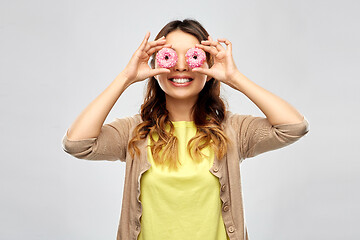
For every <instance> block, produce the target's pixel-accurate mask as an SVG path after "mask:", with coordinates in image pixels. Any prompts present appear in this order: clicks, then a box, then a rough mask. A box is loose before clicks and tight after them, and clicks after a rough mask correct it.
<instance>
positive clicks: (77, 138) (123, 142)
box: [62, 32, 169, 161]
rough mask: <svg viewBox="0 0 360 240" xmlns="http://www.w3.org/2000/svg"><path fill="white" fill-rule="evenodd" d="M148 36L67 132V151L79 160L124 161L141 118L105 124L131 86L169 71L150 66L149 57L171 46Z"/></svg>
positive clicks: (138, 116)
mask: <svg viewBox="0 0 360 240" xmlns="http://www.w3.org/2000/svg"><path fill="white" fill-rule="evenodd" d="M149 36H150V33H149V32H148V33H146V36H145V38H144V40H143V42H142V43H141V45H140V47H139V48H138V49H137V50H136V51H135V53H134V54H133V56H132V58H131V59H130V62H129V63H128V65H127V66H126V67H125V69H124V70H123V71H122V72H121V73H120V74H119V75H118V76H117V77H116V78H115V79H114V81H113V82H112V83H111V84H110V85H109V86H108V87H107V88H106V89H105V90H104V91H103V92H102V93H101V94H100V95H99V96H98V97H97V98H96V99H94V100H93V101H92V102H91V103H90V104H89V105H88V106H87V107H86V108H85V109H84V110H83V111H82V112H81V114H80V115H79V116H78V117H77V118H76V120H75V121H74V123H73V124H72V125H71V127H70V128H69V129H68V130H67V132H66V134H65V136H64V137H63V139H62V146H63V149H64V151H65V152H67V153H69V154H71V155H73V156H74V157H77V158H80V159H88V160H117V159H121V160H123V161H124V160H125V156H126V150H127V144H128V138H129V131H130V130H129V129H131V127H132V126H134V125H136V124H138V123H139V122H140V120H141V117H140V115H137V116H136V117H132V118H123V119H116V120H115V121H113V122H111V123H108V124H105V125H103V124H104V121H105V119H106V117H107V115H108V114H109V112H110V110H111V109H112V107H113V106H114V104H115V103H116V101H117V100H118V98H119V97H120V95H121V94H122V93H123V92H124V91H125V89H126V88H127V87H128V86H130V85H131V84H133V83H135V82H138V81H143V80H145V79H146V78H148V77H152V76H154V75H157V74H161V73H164V72H168V71H169V70H168V69H166V68H158V69H151V68H150V66H149V65H148V61H149V58H150V56H151V55H152V54H153V53H154V52H155V51H157V50H159V49H161V48H163V47H168V46H169V44H167V45H166V44H165V42H166V41H165V40H164V39H159V40H156V41H152V42H148V38H149Z"/></svg>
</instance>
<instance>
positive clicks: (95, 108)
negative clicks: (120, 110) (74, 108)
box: [67, 73, 128, 141]
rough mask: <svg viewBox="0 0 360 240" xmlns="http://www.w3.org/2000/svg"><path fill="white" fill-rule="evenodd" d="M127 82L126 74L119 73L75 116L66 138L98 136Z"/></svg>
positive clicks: (76, 138)
mask: <svg viewBox="0 0 360 240" xmlns="http://www.w3.org/2000/svg"><path fill="white" fill-rule="evenodd" d="M127 82H128V81H127V78H126V76H125V75H124V74H123V73H120V74H119V75H118V76H117V77H116V78H115V80H114V81H113V82H112V83H111V84H110V85H109V86H108V87H107V88H106V89H105V90H104V91H103V92H102V93H101V94H100V95H99V96H98V97H97V98H95V100H93V101H92V102H91V103H90V104H89V105H88V106H87V107H86V108H85V109H84V110H83V111H82V112H81V114H80V115H79V116H78V117H77V118H76V120H75V121H74V123H73V124H72V125H71V127H70V128H69V129H68V131H67V138H68V139H69V140H72V141H76V140H82V139H88V138H96V137H98V136H99V134H100V130H101V127H102V126H103V123H104V121H105V119H106V117H107V115H108V114H109V112H110V110H111V109H112V107H113V106H114V104H115V103H116V101H117V100H118V98H119V97H120V95H121V94H122V93H123V92H124V91H125V89H126V88H127V87H128V85H127Z"/></svg>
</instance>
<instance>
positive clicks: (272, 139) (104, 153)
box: [62, 112, 309, 240]
mask: <svg viewBox="0 0 360 240" xmlns="http://www.w3.org/2000/svg"><path fill="white" fill-rule="evenodd" d="M141 121H142V120H141V116H140V115H139V114H137V115H134V116H133V117H127V118H122V119H119V118H116V119H115V120H114V121H113V122H111V123H108V124H105V125H104V126H103V127H102V128H101V132H100V135H99V136H98V137H97V138H89V139H84V140H78V141H71V140H69V139H67V133H66V134H65V135H64V137H63V139H62V147H63V149H64V151H65V152H67V153H69V154H71V155H72V156H74V157H76V158H79V159H87V160H112V161H113V160H121V161H123V162H126V173H125V183H124V191H123V200H122V209H121V217H120V223H119V227H118V233H117V240H120V239H121V240H128V239H131V240H137V237H138V234H139V232H140V227H141V226H140V217H141V212H142V206H141V202H140V201H139V196H140V178H141V175H142V174H143V173H144V172H145V171H147V170H148V169H149V168H150V166H151V165H150V163H149V162H148V161H147V152H146V143H147V141H145V140H142V142H141V144H140V145H138V147H139V148H140V150H141V157H140V158H139V157H138V156H136V157H135V158H134V159H133V158H131V156H130V154H128V151H127V145H128V142H129V140H130V139H131V137H132V131H133V129H134V127H135V126H136V125H138V124H139V123H140V122H141ZM222 125H223V129H224V131H225V134H226V135H227V136H228V137H229V138H230V140H231V141H232V142H233V143H234V144H233V145H232V146H229V147H228V151H227V154H226V155H225V157H224V158H223V159H221V160H218V159H217V158H216V157H215V159H214V164H213V166H212V167H211V169H210V170H209V171H210V172H211V173H212V174H213V175H215V176H216V177H218V179H219V182H220V185H221V191H220V193H219V194H220V198H221V201H222V204H223V206H222V217H223V220H224V224H225V228H226V231H227V234H228V236H229V238H230V240H235V239H236V240H247V239H248V234H247V228H246V225H245V219H244V213H243V200H242V190H241V178H240V163H241V162H242V160H244V159H245V158H250V157H254V156H256V155H258V154H260V153H263V152H267V151H271V150H274V149H278V148H282V147H285V146H287V145H289V144H291V143H294V142H295V141H297V140H298V139H299V138H301V137H302V136H304V135H305V134H306V133H307V132H308V131H309V124H308V122H307V121H306V119H305V118H304V120H303V121H302V122H301V123H297V124H282V125H276V126H272V125H271V124H270V123H269V121H268V120H267V119H266V118H263V117H254V116H251V115H240V114H233V113H231V112H226V115H225V119H224V121H223V123H222Z"/></svg>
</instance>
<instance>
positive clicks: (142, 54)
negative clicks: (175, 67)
mask: <svg viewBox="0 0 360 240" xmlns="http://www.w3.org/2000/svg"><path fill="white" fill-rule="evenodd" d="M149 37H150V32H147V33H146V35H145V38H144V40H143V41H142V43H141V45H140V46H139V48H138V49H137V50H136V51H135V53H134V54H133V56H132V57H131V59H130V61H129V63H128V64H127V66H126V67H125V69H124V70H123V72H122V73H123V74H124V75H125V77H126V79H127V82H128V85H130V84H133V83H135V82H139V81H143V80H145V79H147V78H149V77H152V76H155V75H158V74H161V73H169V72H170V70H169V69H167V68H156V69H152V68H151V67H150V66H149V64H148V62H149V59H150V56H151V55H152V54H153V53H154V52H156V51H159V50H160V49H162V48H163V47H171V44H165V43H166V40H165V38H164V37H162V38H159V39H158V40H156V41H152V42H148V40H149Z"/></svg>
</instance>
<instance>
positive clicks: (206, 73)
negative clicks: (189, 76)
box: [192, 67, 212, 77]
mask: <svg viewBox="0 0 360 240" xmlns="http://www.w3.org/2000/svg"><path fill="white" fill-rule="evenodd" d="M192 71H193V72H197V73H201V74H205V75H208V76H210V77H212V74H211V73H212V71H211V70H210V69H209V68H201V67H197V68H193V69H192Z"/></svg>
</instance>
